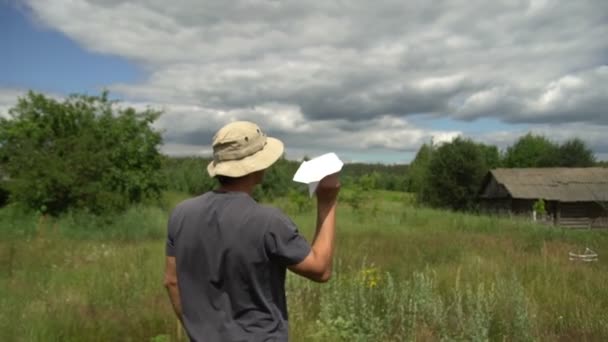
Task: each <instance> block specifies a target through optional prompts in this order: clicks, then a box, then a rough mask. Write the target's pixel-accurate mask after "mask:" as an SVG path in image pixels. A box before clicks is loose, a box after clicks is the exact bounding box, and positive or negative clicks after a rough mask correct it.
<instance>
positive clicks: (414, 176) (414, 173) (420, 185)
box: [408, 143, 433, 202]
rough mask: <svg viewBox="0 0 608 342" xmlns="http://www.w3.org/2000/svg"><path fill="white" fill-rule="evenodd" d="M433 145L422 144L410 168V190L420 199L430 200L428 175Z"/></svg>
mask: <svg viewBox="0 0 608 342" xmlns="http://www.w3.org/2000/svg"><path fill="white" fill-rule="evenodd" d="M432 154H433V145H432V143H431V145H427V144H422V146H420V149H419V150H418V153H416V157H415V158H414V160H413V161H412V163H411V164H410V167H409V169H408V191H409V192H413V193H415V194H416V197H417V199H418V201H420V202H427V201H428V191H427V190H428V189H427V176H428V169H429V164H430V162H431V156H432Z"/></svg>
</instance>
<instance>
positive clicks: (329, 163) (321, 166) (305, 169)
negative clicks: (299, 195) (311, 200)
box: [293, 153, 344, 197]
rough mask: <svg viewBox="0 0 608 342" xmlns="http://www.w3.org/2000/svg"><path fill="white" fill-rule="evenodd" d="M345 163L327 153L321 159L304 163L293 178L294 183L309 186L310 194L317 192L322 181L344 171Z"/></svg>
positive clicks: (334, 155) (333, 154)
mask: <svg viewBox="0 0 608 342" xmlns="http://www.w3.org/2000/svg"><path fill="white" fill-rule="evenodd" d="M343 165H344V163H343V162H342V161H341V160H340V158H338V156H337V155H336V154H335V153H327V154H324V155H322V156H320V157H317V158H314V159H311V160H309V161H304V162H302V164H301V165H300V167H299V168H298V171H296V174H295V175H294V176H293V181H294V182H298V183H304V184H308V194H309V195H310V196H311V197H312V194H314V193H315V190H317V186H318V185H319V182H320V181H321V179H323V178H324V177H325V176H329V175H331V174H334V173H336V172H339V171H340V170H342V166H343Z"/></svg>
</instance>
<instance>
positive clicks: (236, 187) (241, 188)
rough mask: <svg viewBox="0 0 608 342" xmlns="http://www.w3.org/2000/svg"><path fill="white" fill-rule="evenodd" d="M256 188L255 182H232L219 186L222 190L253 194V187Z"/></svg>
mask: <svg viewBox="0 0 608 342" xmlns="http://www.w3.org/2000/svg"><path fill="white" fill-rule="evenodd" d="M254 188H255V184H230V185H222V186H220V187H219V189H218V191H221V192H244V193H247V194H249V195H251V194H253V189H254Z"/></svg>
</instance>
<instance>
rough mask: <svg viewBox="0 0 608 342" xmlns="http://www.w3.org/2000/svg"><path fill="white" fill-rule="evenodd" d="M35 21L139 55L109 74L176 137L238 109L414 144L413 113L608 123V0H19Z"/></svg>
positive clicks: (191, 135) (187, 138)
mask: <svg viewBox="0 0 608 342" xmlns="http://www.w3.org/2000/svg"><path fill="white" fill-rule="evenodd" d="M27 3H28V6H29V7H30V9H31V10H32V13H33V15H34V17H35V18H36V20H37V21H39V22H40V23H41V24H43V25H47V26H49V27H52V28H54V29H56V30H59V31H61V32H63V33H64V34H66V35H67V36H69V37H70V38H72V39H74V40H76V41H77V42H79V43H80V44H81V45H82V46H84V47H85V48H87V49H89V50H91V51H95V52H99V53H104V54H112V55H118V56H122V57H125V58H127V59H130V60H132V61H134V62H135V63H138V64H140V65H142V66H143V67H144V68H145V70H147V73H148V78H147V79H145V80H144V81H142V82H141V83H138V84H114V85H112V86H111V87H110V89H111V90H113V91H114V92H117V93H119V94H121V95H122V96H124V97H125V98H126V99H127V100H132V101H135V100H136V101H138V102H141V103H149V104H152V105H153V106H162V107H163V108H165V109H166V115H165V117H164V118H163V119H161V122H160V123H159V125H160V126H162V127H163V128H164V129H166V130H167V133H166V138H167V140H168V142H170V143H176V144H203V143H204V142H206V141H207V142H208V141H209V138H210V135H211V134H212V131H213V130H215V129H217V127H219V126H221V125H222V124H223V123H226V122H228V121H230V120H234V119H237V118H241V119H242V118H246V119H249V120H259V121H260V122H261V124H264V125H267V126H268V127H269V128H268V129H269V130H274V131H276V132H277V133H278V134H280V135H282V136H284V137H285V139H287V140H288V143H292V144H294V146H297V147H298V148H304V147H306V148H319V149H320V148H322V147H323V146H325V147H327V146H333V145H331V144H337V145H336V146H337V147H338V148H353V149H365V148H371V147H382V148H386V149H391V150H401V149H403V150H411V149H413V148H414V146H416V144H419V143H420V142H421V141H423V140H424V139H426V138H428V137H430V136H442V137H451V136H452V135H453V134H457V133H458V132H455V131H452V130H446V132H432V131H428V130H424V129H421V128H419V127H414V126H412V125H411V124H410V123H409V122H408V120H407V118H408V116H410V115H414V114H415V115H420V114H427V115H432V116H434V117H451V118H456V119H461V120H467V121H474V120H476V119H478V118H488V117H493V118H496V119H498V120H500V121H503V122H507V123H528V124H531V125H534V126H537V125H540V126H538V127H546V126H542V124H548V123H552V124H556V125H564V126H563V127H564V130H565V131H567V130H568V129H569V128H568V127H572V126H571V125H573V124H575V123H580V124H585V125H588V126H589V127H593V125H602V126H604V127H605V126H606V125H608V113H607V112H606V109H605V108H608V87H606V86H605V85H606V84H607V81H608V72H607V70H608V66H607V65H606V63H607V62H606V56H608V40H607V39H606V37H608V25H606V15H605V14H606V13H608V2H607V1H604V0H595V1H592V0H582V1H567V2H564V1H557V0H533V1H523V0H522V1H511V0H503V1H485V0H472V1H471V0H467V1H464V0H458V1H433V2H430V1H405V2H404V1H398V0H379V1H374V2H370V1H364V0H359V1H348V2H341V1H325V0H310V1H305V2H297V1H279V0H235V1H219V0H216V1H211V0H206V1H200V0H196V1H195V0H188V1H179V2H175V3H171V4H170V5H169V4H167V2H166V1H161V0H150V1H145V2H144V1H142V2H134V1H120V0H52V1H48V0H27Z"/></svg>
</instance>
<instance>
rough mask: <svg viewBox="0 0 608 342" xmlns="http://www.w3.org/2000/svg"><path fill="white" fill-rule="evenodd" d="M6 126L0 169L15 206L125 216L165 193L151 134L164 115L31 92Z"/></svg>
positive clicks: (0, 130)
mask: <svg viewBox="0 0 608 342" xmlns="http://www.w3.org/2000/svg"><path fill="white" fill-rule="evenodd" d="M9 113H10V116H11V117H10V118H8V119H7V118H2V119H0V163H1V167H2V171H3V172H4V173H5V175H3V176H8V178H9V179H10V180H9V181H8V182H6V184H7V186H8V189H9V191H10V196H11V200H12V201H16V202H21V203H24V204H26V205H27V206H29V207H30V208H32V209H34V210H39V211H41V212H43V213H50V214H52V215H57V214H59V213H62V212H65V211H67V210H68V209H74V208H86V209H87V210H89V211H91V212H94V213H104V212H109V211H115V210H123V209H125V208H127V207H128V206H129V205H130V204H132V203H137V202H140V201H142V200H143V199H145V198H147V197H155V196H158V195H159V193H160V191H161V190H162V178H161V177H160V173H159V169H160V166H161V157H160V153H159V151H158V149H157V147H158V146H159V145H160V144H161V142H162V138H161V134H160V133H159V132H157V131H155V130H154V129H153V128H152V123H153V122H154V121H155V120H156V119H157V118H158V116H159V115H160V112H157V111H154V110H151V109H147V110H144V111H141V112H138V111H136V110H135V109H133V108H118V107H116V105H115V103H114V102H112V101H110V100H109V99H108V94H107V92H104V93H102V94H101V96H85V95H72V96H70V97H68V98H67V99H65V100H63V101H62V102H60V101H57V100H55V99H52V98H47V97H45V96H44V95H42V94H36V93H33V92H29V93H28V94H27V95H26V96H25V97H23V98H20V99H19V100H18V102H17V105H15V107H13V108H12V109H10V111H9Z"/></svg>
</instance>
